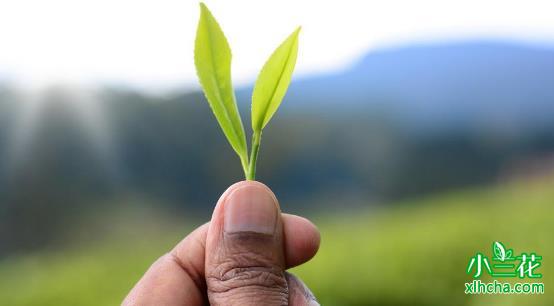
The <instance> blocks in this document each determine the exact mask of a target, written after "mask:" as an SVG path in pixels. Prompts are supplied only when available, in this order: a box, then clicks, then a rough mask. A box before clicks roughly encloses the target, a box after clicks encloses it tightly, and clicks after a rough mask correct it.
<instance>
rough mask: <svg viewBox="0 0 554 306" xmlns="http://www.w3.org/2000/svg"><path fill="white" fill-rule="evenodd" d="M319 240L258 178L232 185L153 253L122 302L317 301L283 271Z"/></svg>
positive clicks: (299, 304) (299, 305)
mask: <svg viewBox="0 0 554 306" xmlns="http://www.w3.org/2000/svg"><path fill="white" fill-rule="evenodd" d="M319 238H320V237H319V232H318V231H317V229H316V227H315V226H314V225H313V224H312V223H311V222H310V221H308V220H306V219H304V218H302V217H298V216H294V215H287V214H281V212H280V209H279V204H278V202H277V199H276V198H275V195H274V194H273V193H272V192H271V190H270V189H269V188H268V187H267V186H265V185H264V184H262V183H259V182H254V181H243V182H239V183H236V184H234V185H232V186H231V187H229V189H227V191H225V192H224V193H223V195H222V196H221V198H220V199H219V201H218V203H217V205H216V207H215V209H214V212H213V215H212V220H211V221H210V222H209V223H206V224H204V225H202V226H200V227H199V228H197V229H196V230H195V231H193V232H192V233H190V234H189V235H188V236H187V237H186V238H185V239H183V240H182V241H181V242H180V243H179V244H178V245H177V246H176V247H175V248H174V249H173V250H172V251H171V252H169V253H168V254H166V255H164V256H162V257H161V258H160V259H158V260H157V261H156V262H155V263H154V264H153V265H152V266H151V267H150V269H148V271H147V272H146V273H145V274H144V276H143V277H142V279H141V280H140V281H139V282H138V283H137V284H136V285H135V287H134V288H133V289H132V290H131V292H130V293H129V295H128V296H127V297H126V298H125V300H124V301H123V305H156V306H172V305H191V306H196V305H206V304H208V303H209V304H210V305H243V306H244V305H268V306H271V305H293V306H304V305H319V304H318V303H317V302H316V301H315V298H314V296H313V295H312V293H311V292H310V290H309V289H308V288H307V287H306V286H305V285H304V284H303V283H302V281H300V280H299V279H298V278H296V277H295V276H293V275H292V274H290V273H288V272H285V269H287V268H291V267H294V266H297V265H299V264H302V263H304V262H306V261H308V260H309V259H310V258H312V257H313V256H314V255H315V253H316V252H317V249H318V248H319Z"/></svg>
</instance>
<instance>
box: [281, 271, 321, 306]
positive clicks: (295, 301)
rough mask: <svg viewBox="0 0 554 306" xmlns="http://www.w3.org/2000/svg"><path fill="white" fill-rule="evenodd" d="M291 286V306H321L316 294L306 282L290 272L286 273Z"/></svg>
mask: <svg viewBox="0 0 554 306" xmlns="http://www.w3.org/2000/svg"><path fill="white" fill-rule="evenodd" d="M285 276H286V278H287V283H288V286H289V306H319V303H318V302H317V300H316V298H315V296H314V294H313V293H312V291H310V289H309V288H308V287H306V285H305V284H304V282H302V281H301V280H300V279H299V278H298V277H296V276H295V275H294V274H291V273H289V272H286V273H285Z"/></svg>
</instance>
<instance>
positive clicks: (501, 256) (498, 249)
mask: <svg viewBox="0 0 554 306" xmlns="http://www.w3.org/2000/svg"><path fill="white" fill-rule="evenodd" d="M492 249H493V253H494V256H495V257H496V258H497V259H498V260H500V261H504V260H506V249H505V248H504V246H503V245H502V243H500V242H498V241H496V242H494V243H493V245H492Z"/></svg>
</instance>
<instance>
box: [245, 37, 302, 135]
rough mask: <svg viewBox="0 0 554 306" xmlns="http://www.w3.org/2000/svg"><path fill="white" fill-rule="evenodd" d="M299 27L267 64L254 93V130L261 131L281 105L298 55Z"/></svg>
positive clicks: (278, 48)
mask: <svg viewBox="0 0 554 306" xmlns="http://www.w3.org/2000/svg"><path fill="white" fill-rule="evenodd" d="M299 32H300V27H298V28H297V29H296V30H295V31H294V32H293V33H292V34H291V35H290V36H289V37H288V38H287V39H285V41H284V42H283V43H282V44H281V45H280V46H279V47H277V49H276V50H275V51H274V52H273V54H271V56H270V57H269V59H268V60H267V62H266V63H265V65H264V67H263V68H262V71H261V72H260V75H259V76H258V79H257V81H256V85H255V86H254V92H253V93H252V129H253V130H254V131H261V130H262V129H263V128H264V127H265V126H266V124H267V123H268V122H269V120H270V119H271V117H272V116H273V114H275V111H277V108H278V107H279V105H280V104H281V101H282V100H283V97H284V96H285V93H286V92H287V88H288V87H289V84H290V80H291V76H292V72H293V70H294V65H295V63H296V56H297V54H298V33H299Z"/></svg>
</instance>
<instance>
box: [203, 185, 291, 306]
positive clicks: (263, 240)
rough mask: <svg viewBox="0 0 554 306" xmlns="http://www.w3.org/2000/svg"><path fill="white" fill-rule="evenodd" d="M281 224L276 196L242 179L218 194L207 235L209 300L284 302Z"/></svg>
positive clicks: (239, 302) (225, 303)
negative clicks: (218, 197)
mask: <svg viewBox="0 0 554 306" xmlns="http://www.w3.org/2000/svg"><path fill="white" fill-rule="evenodd" d="M284 257H285V256H284V248H283V224H282V221H281V212H280V209H279V204H278V202H277V199H276V198H275V195H274V194H273V193H272V192H271V190H269V188H268V187H267V186H265V185H264V184H262V183H259V182H253V181H244V182H240V183H237V184H234V185H233V186H231V187H230V188H229V189H227V191H226V192H225V193H224V194H223V195H222V196H221V198H220V200H219V202H218V203H217V206H216V208H215V210H214V213H213V215H212V221H211V222H210V227H209V229H208V234H207V239H206V262H205V263H206V264H205V275H206V285H207V287H208V298H209V301H210V305H268V306H271V305H287V304H288V286H287V281H286V277H285V273H284V269H285V259H284Z"/></svg>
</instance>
